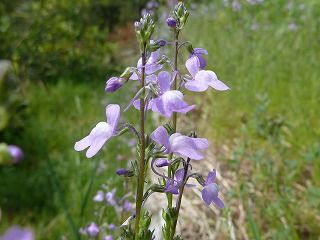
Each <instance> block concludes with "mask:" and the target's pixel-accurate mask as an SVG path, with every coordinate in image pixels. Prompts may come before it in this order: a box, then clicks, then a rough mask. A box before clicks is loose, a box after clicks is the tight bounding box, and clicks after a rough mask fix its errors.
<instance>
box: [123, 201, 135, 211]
mask: <svg viewBox="0 0 320 240" xmlns="http://www.w3.org/2000/svg"><path fill="white" fill-rule="evenodd" d="M122 209H123V210H124V211H126V212H131V211H132V210H133V207H132V203H131V202H129V201H128V200H125V201H124V203H123V206H122Z"/></svg>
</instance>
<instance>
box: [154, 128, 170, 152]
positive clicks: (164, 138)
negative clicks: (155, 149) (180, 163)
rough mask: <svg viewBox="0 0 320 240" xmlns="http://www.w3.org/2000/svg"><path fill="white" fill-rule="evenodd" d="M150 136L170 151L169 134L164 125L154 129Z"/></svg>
mask: <svg viewBox="0 0 320 240" xmlns="http://www.w3.org/2000/svg"><path fill="white" fill-rule="evenodd" d="M150 137H151V139H152V140H153V141H155V142H156V143H158V144H160V145H163V146H164V147H165V148H166V150H167V151H170V143H169V134H168V132H167V130H166V129H165V128H164V127H163V126H160V127H158V128H157V129H156V130H154V131H153V132H152V133H151V135H150Z"/></svg>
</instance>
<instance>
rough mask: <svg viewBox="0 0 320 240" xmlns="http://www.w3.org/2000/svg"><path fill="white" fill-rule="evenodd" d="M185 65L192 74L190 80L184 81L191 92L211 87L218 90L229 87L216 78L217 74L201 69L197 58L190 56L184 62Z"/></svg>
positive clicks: (224, 89)
mask: <svg viewBox="0 0 320 240" xmlns="http://www.w3.org/2000/svg"><path fill="white" fill-rule="evenodd" d="M186 67H187V69H188V71H189V73H190V74H191V76H192V80H189V81H188V82H186V84H185V87H186V89H188V90H190V91H193V92H203V91H205V90H207V89H208V87H212V88H214V89H216V90H218V91H226V90H228V89H229V87H228V86H227V85H225V84H224V83H223V82H221V81H220V80H218V77H217V75H216V74H215V73H214V72H213V71H208V70H201V68H200V61H199V58H198V57H196V56H192V57H191V58H189V59H188V60H187V62H186Z"/></svg>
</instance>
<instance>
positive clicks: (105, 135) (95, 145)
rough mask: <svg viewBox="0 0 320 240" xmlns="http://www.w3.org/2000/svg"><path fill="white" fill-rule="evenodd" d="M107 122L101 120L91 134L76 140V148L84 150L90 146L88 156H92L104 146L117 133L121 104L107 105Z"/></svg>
mask: <svg viewBox="0 0 320 240" xmlns="http://www.w3.org/2000/svg"><path fill="white" fill-rule="evenodd" d="M106 116H107V122H99V123H98V124H97V125H96V126H95V127H94V128H93V129H92V131H91V132H90V134H89V135H88V136H86V137H84V138H83V139H81V140H80V141H78V142H76V144H75V145H74V149H75V150H76V151H82V150H84V149H86V148H88V147H89V149H88V150H87V152H86V156H87V158H91V157H93V156H94V155H96V154H97V152H98V151H99V150H100V149H101V148H102V147H103V145H104V144H105V143H106V142H107V141H108V140H109V139H110V138H111V137H112V136H115V135H116V128H117V125H118V121H119V117H120V106H119V105H117V104H109V105H108V106H107V107H106Z"/></svg>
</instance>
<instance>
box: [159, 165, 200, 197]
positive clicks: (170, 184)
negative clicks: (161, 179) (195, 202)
mask: <svg viewBox="0 0 320 240" xmlns="http://www.w3.org/2000/svg"><path fill="white" fill-rule="evenodd" d="M184 174H185V169H184V168H180V169H178V170H177V171H176V172H175V174H174V180H173V179H168V180H167V183H166V186H165V188H164V191H165V192H169V193H172V194H178V193H179V189H180V187H181V186H182V184H183V180H184ZM187 174H189V172H188V173H187ZM194 186H195V185H193V184H186V187H194Z"/></svg>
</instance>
